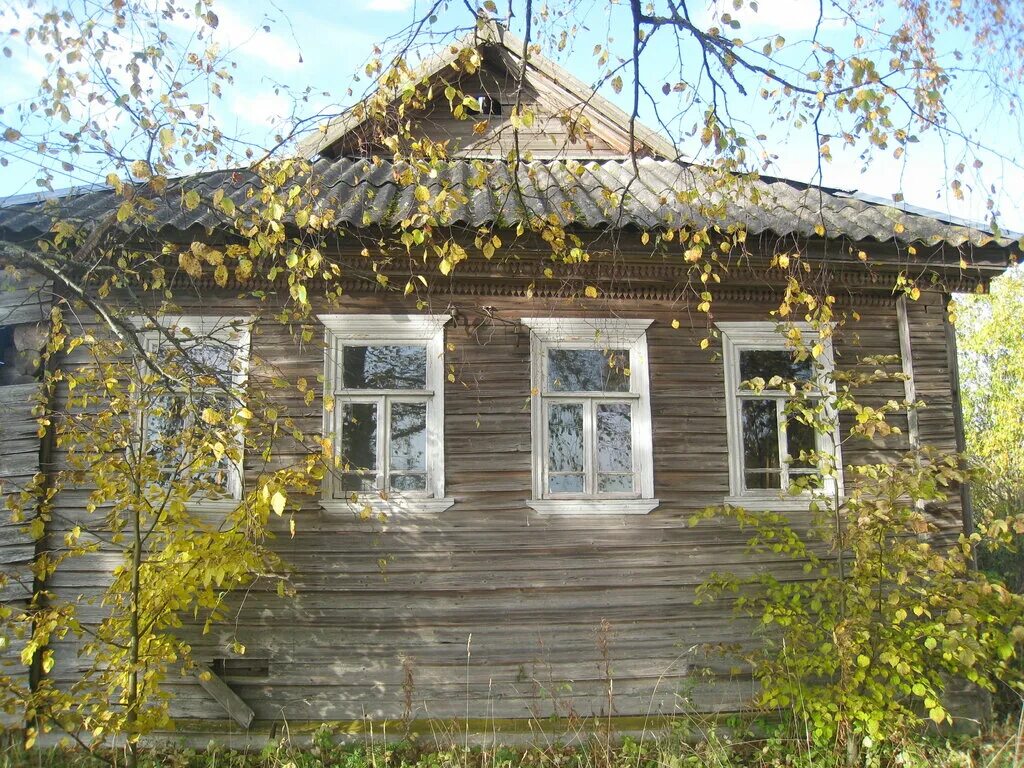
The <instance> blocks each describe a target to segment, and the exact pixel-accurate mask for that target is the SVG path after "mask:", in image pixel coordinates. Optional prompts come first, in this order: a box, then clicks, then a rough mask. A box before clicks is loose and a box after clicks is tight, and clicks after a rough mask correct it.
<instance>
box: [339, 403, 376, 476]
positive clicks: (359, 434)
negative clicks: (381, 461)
mask: <svg viewBox="0 0 1024 768" xmlns="http://www.w3.org/2000/svg"><path fill="white" fill-rule="evenodd" d="M338 419H339V426H340V428H341V462H342V466H343V467H347V468H348V469H350V470H362V471H361V472H355V473H351V474H346V475H344V476H343V478H342V488H343V489H344V490H346V491H364V490H373V489H374V488H375V487H376V478H375V475H376V469H377V404H376V403H341V404H340V405H339V413H338Z"/></svg>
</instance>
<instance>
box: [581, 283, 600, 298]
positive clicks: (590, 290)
mask: <svg viewBox="0 0 1024 768" xmlns="http://www.w3.org/2000/svg"><path fill="white" fill-rule="evenodd" d="M583 293H584V295H585V296H586V297H587V298H588V299H596V298H597V288H596V286H593V285H588V286H587V287H586V288H585V289H584V291H583Z"/></svg>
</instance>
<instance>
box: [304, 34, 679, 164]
mask: <svg viewBox="0 0 1024 768" xmlns="http://www.w3.org/2000/svg"><path fill="white" fill-rule="evenodd" d="M467 43H468V44H470V45H473V46H475V47H476V49H477V50H478V51H479V53H480V56H481V59H482V64H481V66H480V67H479V68H478V69H477V70H476V71H475V72H473V73H465V72H461V71H459V70H457V69H456V68H455V67H453V66H452V61H453V59H454V56H455V54H454V53H452V52H451V51H449V54H450V55H449V57H448V58H447V59H440V60H438V61H435V62H434V63H433V64H432V65H430V66H428V67H426V68H425V70H426V71H424V72H421V73H418V74H417V77H418V78H422V79H425V80H427V82H430V83H431V85H434V86H435V87H434V88H433V93H434V98H433V100H432V101H431V102H430V103H429V104H427V105H426V106H425V107H423V108H421V109H418V110H415V111H413V112H411V113H407V114H406V118H407V119H410V120H411V121H412V123H413V129H412V133H413V135H414V136H416V137H417V138H420V137H424V138H429V139H431V140H433V141H436V142H448V152H449V155H451V156H456V157H484V158H498V157H507V156H508V155H509V153H510V152H511V151H513V149H514V148H515V145H516V137H515V131H514V129H513V125H512V120H511V114H512V111H513V108H514V106H515V105H516V103H517V99H518V101H519V103H520V104H521V105H522V107H523V109H524V110H529V112H531V113H532V114H533V118H534V119H533V122H532V124H531V125H529V126H520V128H519V132H518V133H519V136H518V140H519V149H520V152H521V153H523V154H524V155H525V154H526V153H527V152H529V153H531V154H532V156H533V157H534V158H537V159H551V158H567V159H604V158H613V157H622V156H625V155H628V154H630V135H629V116H628V115H627V114H626V113H625V112H623V111H622V110H621V109H619V108H618V107H616V106H615V105H614V104H612V103H611V102H609V101H608V100H607V99H605V98H604V97H602V96H600V95H598V94H597V93H596V92H595V91H594V90H593V89H592V88H591V87H589V86H587V85H586V84H585V83H583V82H582V81H580V80H579V79H577V78H576V77H574V76H573V75H572V74H571V73H569V72H568V71H567V70H565V69H564V68H563V67H561V66H560V65H558V64H555V63H554V62H552V61H550V60H549V59H546V58H544V57H543V56H540V55H539V54H531V55H530V57H529V59H528V60H527V65H526V70H525V77H524V78H523V80H524V82H523V83H522V92H521V93H520V87H519V85H520V84H519V79H520V72H521V71H522V66H523V59H522V41H520V40H518V39H517V38H515V36H513V35H511V34H510V33H509V32H507V31H505V30H503V29H502V28H500V27H497V26H492V27H485V28H484V31H483V33H477V35H476V36H475V37H474V39H473V40H471V41H466V42H464V43H463V44H462V45H463V46H465V45H466V44H467ZM459 49H460V46H455V47H454V49H453V50H455V51H458V50H459ZM449 84H451V85H455V86H456V87H457V88H458V89H459V90H460V91H462V92H463V93H464V94H466V95H467V96H471V97H481V98H485V99H486V100H487V101H486V102H485V104H486V105H489V108H486V107H485V109H484V110H483V111H481V112H480V113H477V114H472V115H469V116H468V117H465V118H463V119H459V118H456V117H455V116H454V115H453V114H452V110H451V107H450V106H449V103H448V100H447V98H446V97H445V96H444V89H445V86H447V85H449ZM365 104H366V102H363V105H365ZM362 113H363V109H362V105H360V106H358V107H356V108H355V109H353V110H349V112H347V113H346V114H343V115H342V116H341V117H339V118H338V119H337V120H335V121H332V122H331V123H329V124H327V125H325V126H323V127H322V128H321V132H320V133H319V134H318V135H316V136H314V137H312V138H311V139H310V140H307V141H306V142H304V143H303V145H302V146H301V147H300V150H301V151H302V153H303V154H305V155H306V156H308V157H313V156H316V155H322V156H325V157H331V158H336V157H341V156H350V157H351V156H363V157H365V156H369V155H371V154H375V153H377V154H379V153H382V152H386V149H385V146H384V144H383V139H384V138H385V137H387V136H388V135H391V134H393V133H394V131H395V126H394V124H392V123H390V121H387V120H385V121H371V120H367V119H365V118H364V117H363V116H362ZM634 133H635V135H634V145H635V149H636V151H637V153H638V154H639V155H640V156H647V157H661V158H667V159H676V158H677V157H678V153H677V152H676V150H675V148H674V147H673V146H672V144H671V143H670V142H669V141H667V140H666V139H665V138H664V137H663V136H661V135H659V134H658V133H656V132H655V131H652V130H650V129H649V128H647V127H645V126H643V125H642V124H641V123H639V122H638V123H637V124H636V125H635V129H634Z"/></svg>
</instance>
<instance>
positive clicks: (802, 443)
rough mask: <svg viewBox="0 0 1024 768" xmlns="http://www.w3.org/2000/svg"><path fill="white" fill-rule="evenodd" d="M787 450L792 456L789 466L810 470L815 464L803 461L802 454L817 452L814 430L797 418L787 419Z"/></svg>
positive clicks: (806, 460)
mask: <svg viewBox="0 0 1024 768" xmlns="http://www.w3.org/2000/svg"><path fill="white" fill-rule="evenodd" d="M786 450H787V452H788V453H789V456H790V462H789V465H790V466H791V467H798V468H805V469H806V468H810V467H814V466H815V464H814V462H812V461H809V460H808V459H804V460H802V461H801V459H800V452H801V451H806V452H808V453H810V452H813V451H814V450H815V441H814V428H813V427H811V426H808V425H807V424H804V423H803V422H802V421H799V420H798V419H797V418H796V416H790V417H789V418H787V419H786Z"/></svg>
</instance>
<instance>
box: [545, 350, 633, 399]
mask: <svg viewBox="0 0 1024 768" xmlns="http://www.w3.org/2000/svg"><path fill="white" fill-rule="evenodd" d="M628 368H629V350H626V349H549V350H548V380H547V386H548V390H549V391H552V392H628V391H629V376H628V375H627V374H626V370H627V369H628Z"/></svg>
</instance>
